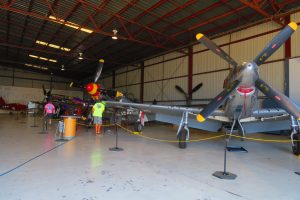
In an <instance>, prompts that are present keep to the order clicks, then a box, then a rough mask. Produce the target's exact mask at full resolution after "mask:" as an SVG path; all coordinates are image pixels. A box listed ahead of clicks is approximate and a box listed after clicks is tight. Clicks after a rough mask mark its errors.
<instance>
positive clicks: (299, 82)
mask: <svg viewBox="0 0 300 200" xmlns="http://www.w3.org/2000/svg"><path fill="white" fill-rule="evenodd" d="M299 76H300V58H293V59H290V60H289V94H290V98H291V99H293V100H294V102H295V103H296V104H297V105H298V106H300V79H299Z"/></svg>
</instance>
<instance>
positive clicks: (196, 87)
mask: <svg viewBox="0 0 300 200" xmlns="http://www.w3.org/2000/svg"><path fill="white" fill-rule="evenodd" d="M202 85H203V83H199V84H198V85H196V86H195V87H194V88H193V89H192V91H191V94H193V93H194V92H196V91H198V90H199V89H200V88H201V87H202Z"/></svg>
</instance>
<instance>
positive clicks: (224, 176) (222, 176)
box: [213, 132, 237, 180]
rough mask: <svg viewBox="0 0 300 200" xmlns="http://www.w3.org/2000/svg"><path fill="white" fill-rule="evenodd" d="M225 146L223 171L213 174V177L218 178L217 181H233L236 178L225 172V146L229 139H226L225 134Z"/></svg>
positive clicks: (225, 146) (225, 148)
mask: <svg viewBox="0 0 300 200" xmlns="http://www.w3.org/2000/svg"><path fill="white" fill-rule="evenodd" d="M224 137H225V145H224V169H223V171H216V172H215V173H213V176H215V177H217V178H219V179H230V180H233V179H235V178H236V177H237V175H235V174H233V173H230V172H227V171H226V167H227V146H228V141H229V138H227V137H226V132H225V136H224Z"/></svg>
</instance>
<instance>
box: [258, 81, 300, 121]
mask: <svg viewBox="0 0 300 200" xmlns="http://www.w3.org/2000/svg"><path fill="white" fill-rule="evenodd" d="M255 85H256V87H257V88H258V89H259V90H260V91H261V92H262V93H264V94H265V95H266V96H267V97H269V98H270V99H273V100H274V101H275V102H276V103H277V104H278V105H279V106H281V108H282V109H284V110H285V111H287V112H288V113H289V114H290V115H292V116H294V117H295V118H296V119H298V120H300V111H299V109H298V108H297V106H296V105H295V103H294V102H292V101H291V100H290V99H289V98H288V97H287V96H285V95H284V94H282V93H281V92H278V91H276V90H275V89H273V88H272V87H271V86H269V85H268V84H267V83H266V82H265V81H263V80H262V79H257V80H256V82H255Z"/></svg>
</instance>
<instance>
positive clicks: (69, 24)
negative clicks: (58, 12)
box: [49, 15, 93, 33]
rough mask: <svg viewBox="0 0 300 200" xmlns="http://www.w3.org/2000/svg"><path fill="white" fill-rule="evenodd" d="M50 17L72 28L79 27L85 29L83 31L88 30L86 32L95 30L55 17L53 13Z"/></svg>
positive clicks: (81, 29)
mask: <svg viewBox="0 0 300 200" xmlns="http://www.w3.org/2000/svg"><path fill="white" fill-rule="evenodd" d="M49 18H50V19H53V20H54V22H56V23H59V24H63V25H65V26H67V27H70V28H74V29H79V30H80V31H83V32H86V33H92V32H93V30H91V29H87V28H80V25H78V24H75V23H73V22H70V21H65V20H63V19H60V18H57V17H54V16H52V15H50V16H49Z"/></svg>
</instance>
